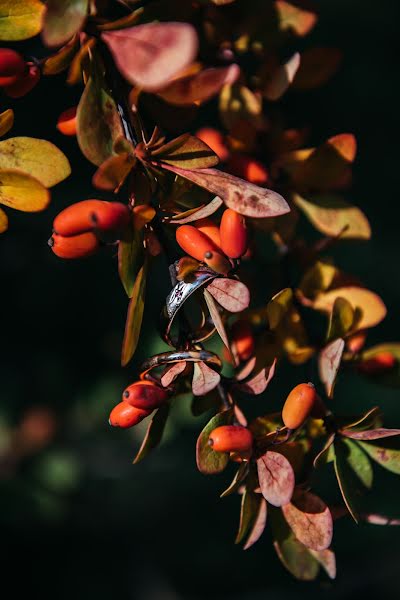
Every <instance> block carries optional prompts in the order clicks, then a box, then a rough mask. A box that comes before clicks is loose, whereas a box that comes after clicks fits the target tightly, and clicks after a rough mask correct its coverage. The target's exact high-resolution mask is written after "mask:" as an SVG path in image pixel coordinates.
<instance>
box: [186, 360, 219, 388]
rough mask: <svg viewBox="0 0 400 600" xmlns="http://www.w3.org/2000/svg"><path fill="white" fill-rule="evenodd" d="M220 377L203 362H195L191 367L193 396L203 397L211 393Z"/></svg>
mask: <svg viewBox="0 0 400 600" xmlns="http://www.w3.org/2000/svg"><path fill="white" fill-rule="evenodd" d="M220 381H221V376H220V374H219V373H217V371H214V369H211V368H210V367H209V366H208V365H206V364H205V363H203V362H196V363H194V366H193V379H192V392H193V394H194V395H195V396H204V395H205V394H208V392H211V390H213V389H214V388H215V387H217V385H218V384H219V382H220Z"/></svg>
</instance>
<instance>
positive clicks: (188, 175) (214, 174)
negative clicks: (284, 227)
mask: <svg viewBox="0 0 400 600" xmlns="http://www.w3.org/2000/svg"><path fill="white" fill-rule="evenodd" d="M163 168H164V169H167V170H168V171H172V172H173V173H175V174H176V175H180V176H181V177H184V178H185V179H188V180H189V181H192V182H193V183H195V184H196V185H198V186H200V187H202V188H205V189H206V190H208V191H209V192H211V193H212V194H215V195H216V196H219V197H220V198H222V200H223V201H224V202H225V204H226V206H228V207H229V208H232V209H233V210H235V211H236V212H238V213H240V214H241V215H244V216H245V217H253V218H265V217H277V216H279V215H283V214H285V213H288V212H289V211H290V208H289V206H288V204H287V202H286V200H285V199H284V198H283V197H282V196H281V195H280V194H278V193H277V192H274V191H273V190H268V189H266V188H261V187H259V186H258V185H254V184H253V183H249V182H248V181H244V180H243V179H239V177H235V176H234V175H230V174H229V173H224V172H223V171H217V170H216V169H197V170H194V171H189V170H187V169H181V168H179V167H173V166H172V165H163Z"/></svg>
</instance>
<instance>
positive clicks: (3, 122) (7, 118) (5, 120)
mask: <svg viewBox="0 0 400 600" xmlns="http://www.w3.org/2000/svg"><path fill="white" fill-rule="evenodd" d="M13 125H14V111H13V110H12V109H11V108H8V109H7V110H5V111H4V112H2V113H1V114H0V135H6V133H8V132H9V131H10V129H11V127H12V126H13Z"/></svg>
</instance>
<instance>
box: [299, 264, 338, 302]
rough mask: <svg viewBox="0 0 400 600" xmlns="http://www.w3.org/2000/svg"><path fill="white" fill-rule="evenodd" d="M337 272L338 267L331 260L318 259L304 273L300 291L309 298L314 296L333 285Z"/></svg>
mask: <svg viewBox="0 0 400 600" xmlns="http://www.w3.org/2000/svg"><path fill="white" fill-rule="evenodd" d="M337 272H338V270H337V268H336V267H335V266H334V265H332V264H330V263H329V262H323V261H317V262H316V263H315V264H314V265H313V266H312V267H311V268H310V269H308V271H306V272H305V274H304V275H303V278H302V280H301V282H300V285H299V290H300V292H301V293H302V295H304V296H306V297H307V298H314V297H315V296H316V295H318V293H319V292H324V291H325V290H327V289H328V288H329V287H330V286H331V285H332V282H333V279H334V277H335V275H336V274H337ZM332 306H333V305H332Z"/></svg>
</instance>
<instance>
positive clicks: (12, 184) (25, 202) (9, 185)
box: [0, 169, 50, 212]
mask: <svg viewBox="0 0 400 600" xmlns="http://www.w3.org/2000/svg"><path fill="white" fill-rule="evenodd" d="M49 202H50V192H49V191H48V190H47V189H46V188H45V187H44V186H43V185H42V184H41V183H40V181H38V180H37V179H35V178H34V177H32V176H31V175H29V174H28V173H24V172H23V171H18V170H17V169H0V204H5V205H6V206H9V207H10V208H15V209H16V210H22V211H24V212H38V211H41V210H44V209H45V208H46V207H47V205H48V204H49Z"/></svg>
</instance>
